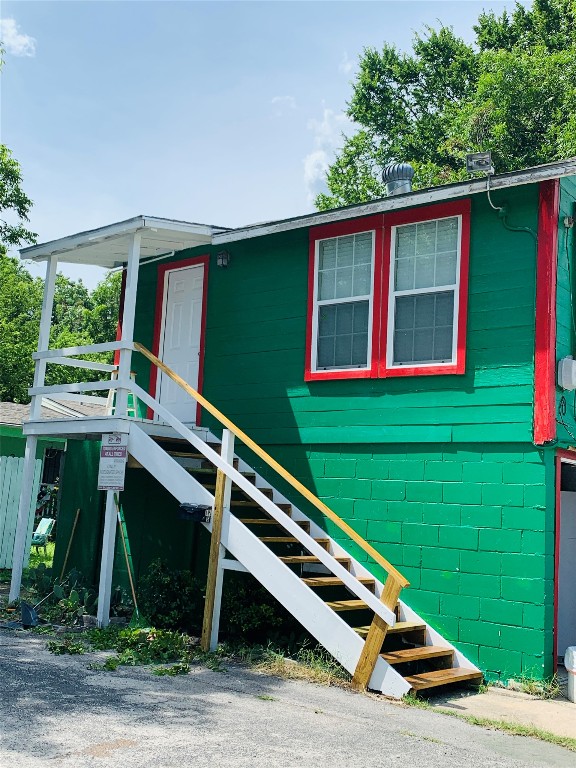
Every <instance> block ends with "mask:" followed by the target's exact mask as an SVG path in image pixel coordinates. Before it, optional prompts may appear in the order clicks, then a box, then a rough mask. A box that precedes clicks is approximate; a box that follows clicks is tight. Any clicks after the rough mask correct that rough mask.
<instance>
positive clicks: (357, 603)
mask: <svg viewBox="0 0 576 768" xmlns="http://www.w3.org/2000/svg"><path fill="white" fill-rule="evenodd" d="M326 605H327V606H328V607H329V608H332V610H333V611H362V610H369V609H368V606H367V605H366V603H365V602H364V600H332V601H330V602H327V603H326Z"/></svg>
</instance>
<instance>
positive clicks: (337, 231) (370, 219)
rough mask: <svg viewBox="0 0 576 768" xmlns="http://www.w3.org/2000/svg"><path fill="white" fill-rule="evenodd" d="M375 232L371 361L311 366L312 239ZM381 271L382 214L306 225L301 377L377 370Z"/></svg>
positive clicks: (362, 375)
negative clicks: (317, 368)
mask: <svg viewBox="0 0 576 768" xmlns="http://www.w3.org/2000/svg"><path fill="white" fill-rule="evenodd" d="M369 231H373V232H374V233H375V237H374V296H373V299H372V314H373V317H372V361H371V365H370V366H369V367H368V368H351V369H347V370H339V371H313V370H312V333H313V332H312V328H313V322H314V304H315V292H316V285H315V280H314V273H315V263H316V243H317V242H318V240H327V239H328V238H331V237H342V236H345V235H354V234H356V233H357V232H369ZM381 271H382V215H378V216H366V217H364V218H362V219H353V220H352V221H337V222H335V223H334V224H323V225H321V226H318V227H312V228H311V229H310V244H309V256H308V312H307V316H306V362H305V366H304V381H326V380H330V379H370V378H374V377H375V376H376V374H377V361H376V357H375V355H374V351H375V350H376V349H377V345H378V336H379V328H378V323H377V314H376V311H375V309H376V307H377V306H378V304H379V302H380V290H381V282H380V279H379V277H378V276H379V275H380V273H381Z"/></svg>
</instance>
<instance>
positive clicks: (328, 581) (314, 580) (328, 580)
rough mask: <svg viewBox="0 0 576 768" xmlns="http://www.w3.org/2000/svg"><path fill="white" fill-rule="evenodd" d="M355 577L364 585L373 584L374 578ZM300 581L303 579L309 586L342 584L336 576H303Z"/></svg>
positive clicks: (335, 585) (336, 585) (337, 585)
mask: <svg viewBox="0 0 576 768" xmlns="http://www.w3.org/2000/svg"><path fill="white" fill-rule="evenodd" d="M355 579H356V581H359V582H360V584H364V586H370V585H374V584H375V581H374V579H369V578H364V577H358V576H355ZM300 581H303V582H304V584H308V586H309V587H339V586H340V585H341V584H344V582H343V581H342V579H339V578H338V576H303V577H302V578H301V579H300Z"/></svg>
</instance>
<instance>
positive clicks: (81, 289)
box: [0, 253, 122, 403]
mask: <svg viewBox="0 0 576 768" xmlns="http://www.w3.org/2000/svg"><path fill="white" fill-rule="evenodd" d="M121 280H122V275H121V273H111V274H108V275H107V276H106V277H105V278H104V280H102V281H101V282H100V283H99V284H98V285H97V286H96V288H95V289H94V290H93V291H92V292H90V291H89V290H88V289H87V288H86V286H85V285H84V284H83V283H82V281H81V280H79V281H74V280H70V279H69V278H67V277H65V276H64V275H58V276H57V278H56V291H55V295H54V309H53V313H52V323H53V325H52V330H51V338H50V344H51V346H52V347H54V348H57V349H59V348H61V347H73V346H78V345H83V344H93V343H94V344H97V343H102V342H106V341H113V340H114V339H115V338H116V323H117V320H118V308H119V302H120V285H121ZM42 291H43V284H42V280H41V279H40V278H33V277H32V276H31V275H30V274H29V273H28V272H27V270H26V269H25V267H24V266H23V265H22V264H21V262H20V261H18V259H16V258H14V257H11V256H7V255H6V254H4V253H0V360H1V361H2V365H0V400H7V401H9V402H15V403H26V402H28V401H29V397H28V387H30V386H31V385H32V379H33V375H34V365H33V360H32V353H33V352H34V351H35V350H36V348H37V345H38V333H39V327H40V310H41V307H42ZM86 359H88V360H96V361H100V362H110V361H111V355H109V354H95V355H88V356H87V357H86ZM102 375H103V376H106V374H102ZM78 376H83V377H86V380H87V381H92V380H94V379H95V378H98V375H97V374H95V373H94V371H82V370H81V369H78V368H76V369H70V368H66V367H64V366H56V365H50V366H48V368H47V373H46V383H47V384H48V385H51V384H63V383H67V382H70V381H78Z"/></svg>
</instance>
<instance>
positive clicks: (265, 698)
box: [256, 693, 278, 701]
mask: <svg viewBox="0 0 576 768" xmlns="http://www.w3.org/2000/svg"><path fill="white" fill-rule="evenodd" d="M256 698H257V699H260V701H278V699H277V698H276V697H275V696H269V695H268V694H267V693H261V694H260V695H258V696H256Z"/></svg>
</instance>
